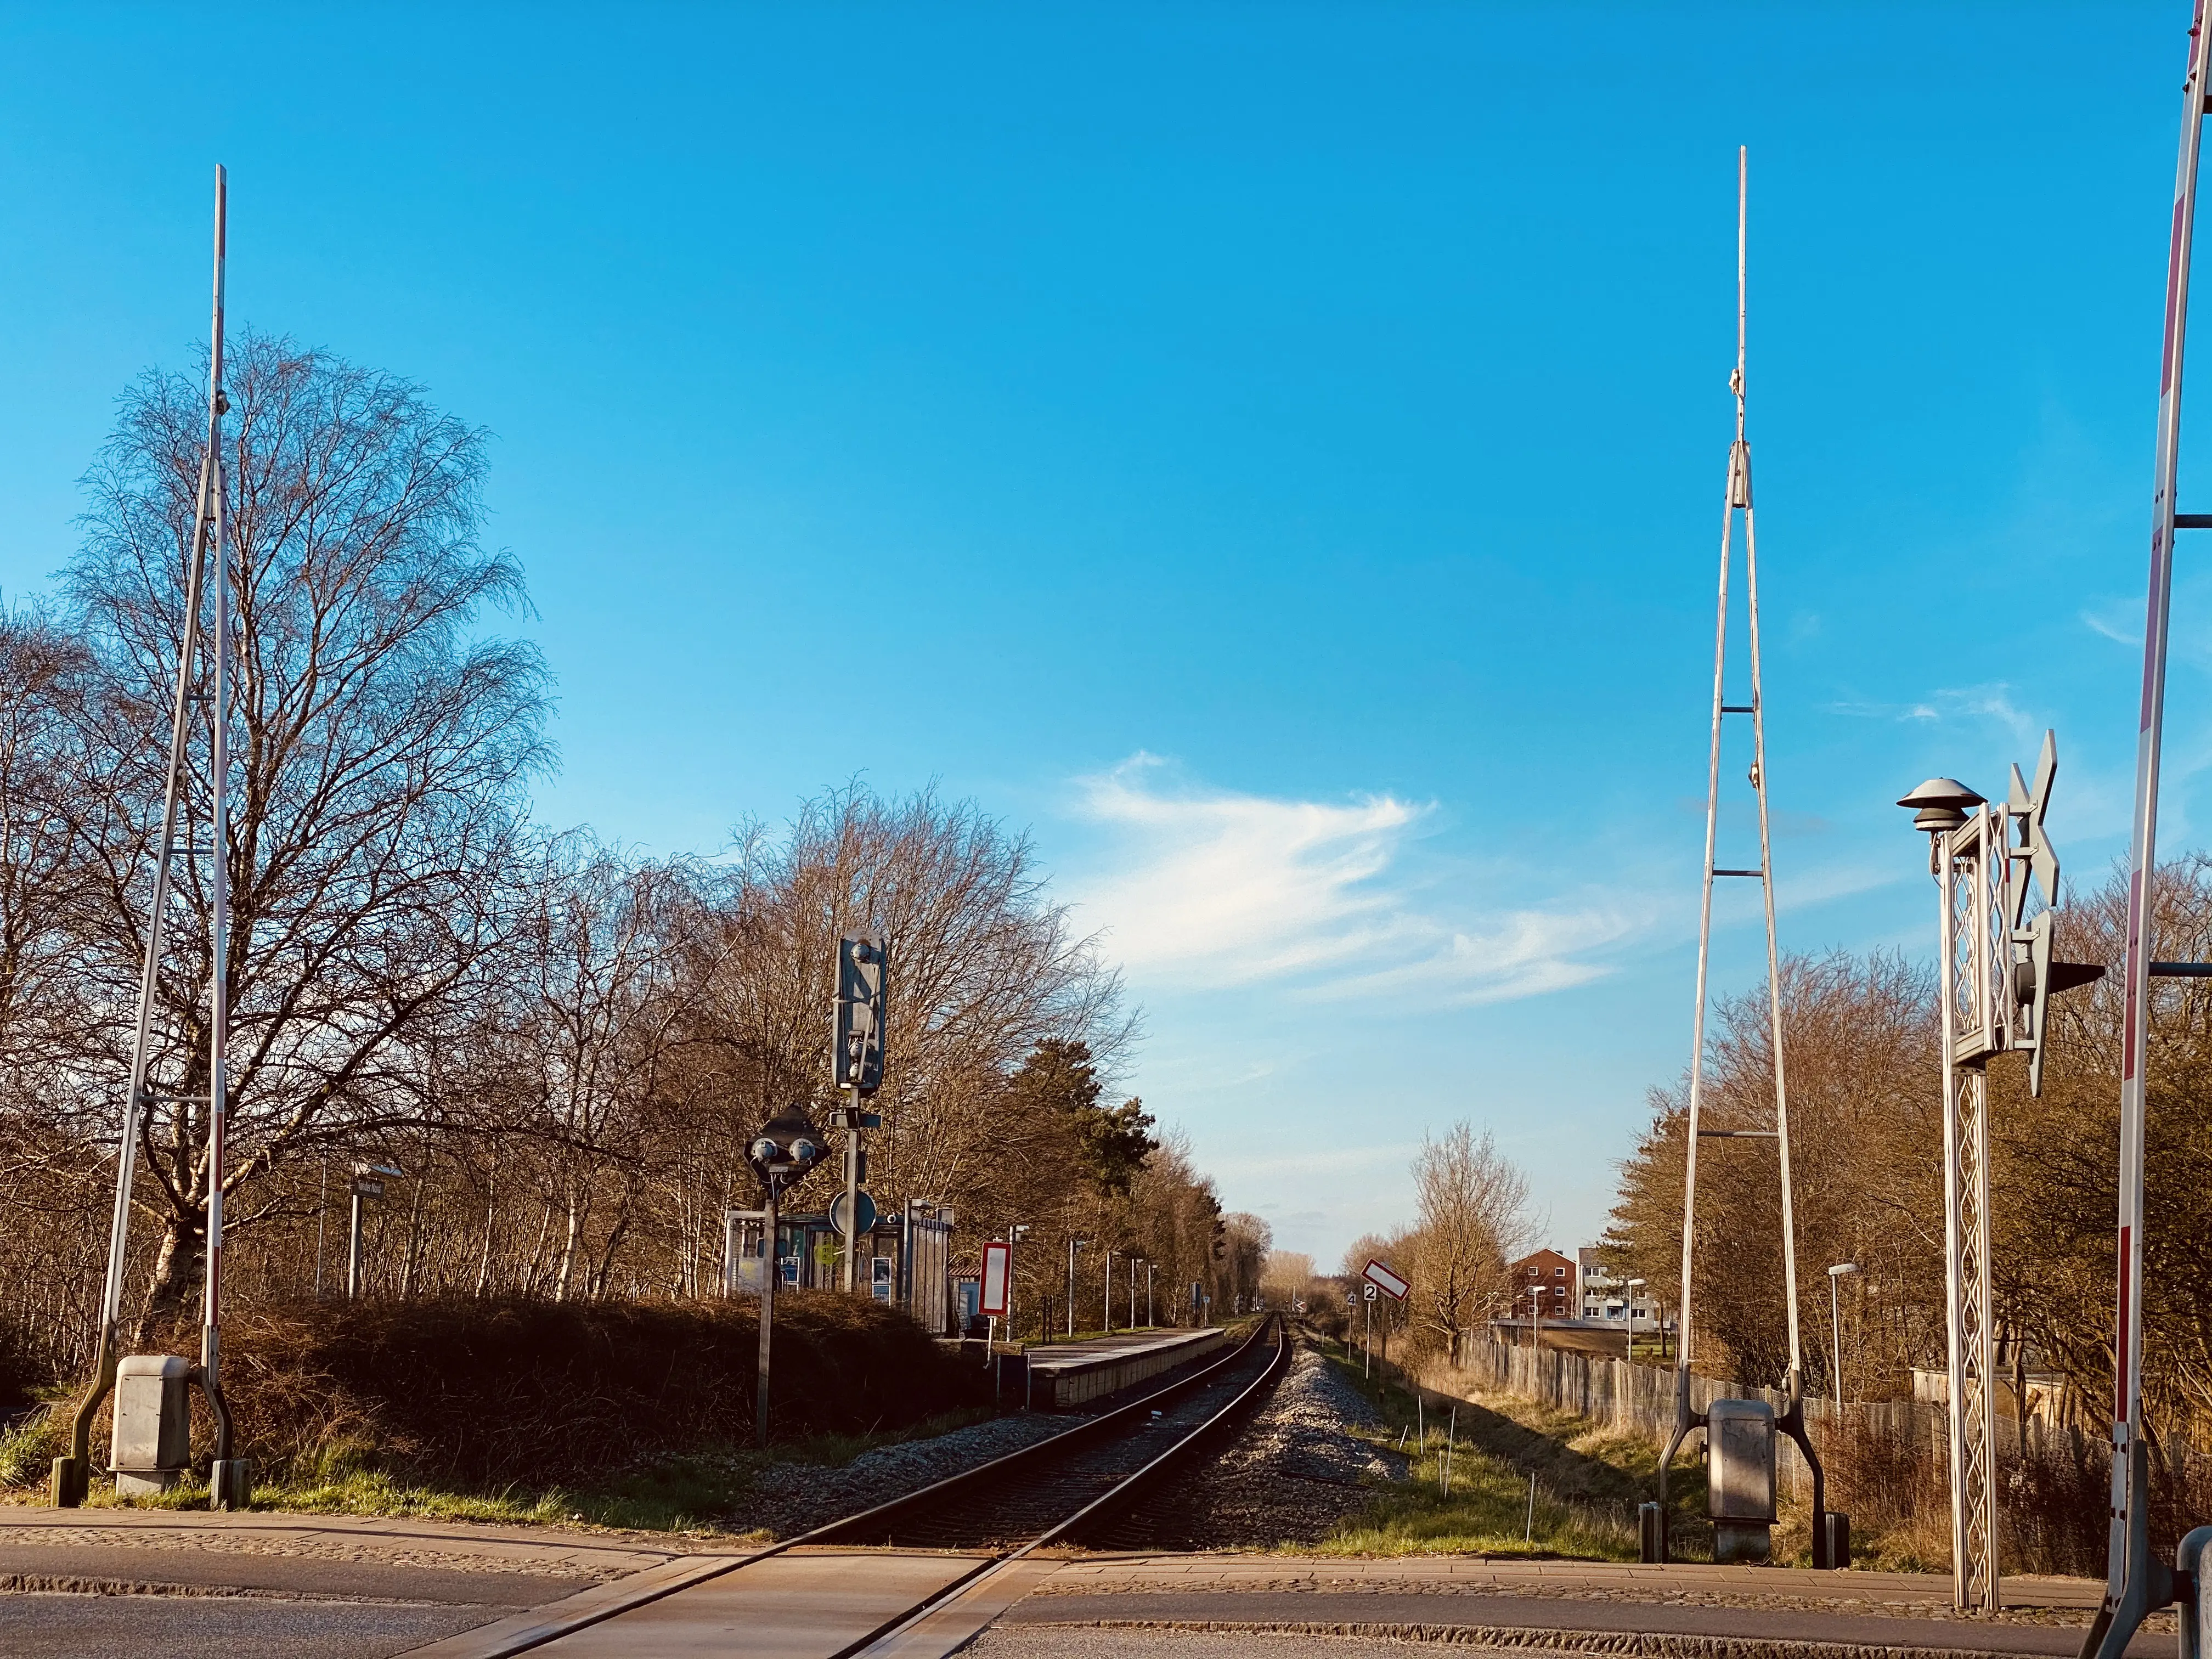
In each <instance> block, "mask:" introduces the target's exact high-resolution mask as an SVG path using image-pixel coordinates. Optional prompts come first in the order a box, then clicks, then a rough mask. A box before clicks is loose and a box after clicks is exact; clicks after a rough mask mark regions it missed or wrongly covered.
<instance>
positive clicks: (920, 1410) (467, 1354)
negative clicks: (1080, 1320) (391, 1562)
mask: <svg viewBox="0 0 2212 1659" xmlns="http://www.w3.org/2000/svg"><path fill="white" fill-rule="evenodd" d="M757 1350H758V1328H757V1325H756V1324H755V1322H754V1318H753V1310H752V1307H751V1304H747V1303H743V1302H737V1303H706V1304H700V1303H689V1304H678V1303H638V1302H625V1301H606V1302H576V1303H567V1304H558V1303H546V1302H538V1301H527V1302H526V1301H514V1302H500V1301H477V1300H475V1299H473V1298H462V1299H454V1300H451V1301H442V1300H413V1301H405V1302H399V1301H391V1302H368V1303H356V1304H343V1303H337V1304H305V1305H302V1306H295V1307H289V1308H276V1309H269V1310H255V1311H253V1312H251V1313H246V1314H241V1315H238V1316H234V1318H233V1319H232V1320H231V1321H230V1322H228V1323H227V1324H226V1328H225V1351H224V1358H225V1361H226V1365H225V1376H226V1383H227V1386H226V1390H225V1392H226V1394H227V1395H228V1398H229V1401H230V1405H231V1409H232V1412H233V1413H234V1419H235V1421H236V1424H237V1425H238V1431H239V1434H240V1439H241V1443H242V1449H243V1450H244V1452H245V1454H246V1455H247V1456H249V1457H251V1458H252V1460H253V1462H254V1464H255V1480H256V1489H257V1497H258V1502H260V1503H262V1504H265V1505H267V1506H270V1507H281V1508H287V1509H296V1510H337V1511H360V1512H374V1513H381V1514H399V1515H406V1514H415V1515H432V1516H467V1517H471V1518H476V1519H481V1520H487V1521H539V1522H574V1521H579V1520H581V1521H587V1522H599V1523H605V1524H609V1525H615V1526H644V1527H672V1526H683V1525H687V1524H700V1523H707V1522H711V1521H712V1519H713V1517H714V1516H718V1515H720V1514H721V1513H722V1512H724V1511H726V1510H728V1509H729V1508H730V1506H731V1504H732V1503H733V1501H734V1500H735V1498H736V1497H737V1496H738V1494H739V1493H741V1492H744V1491H745V1490H747V1489H748V1488H749V1487H750V1486H752V1484H753V1483H754V1481H755V1479H756V1476H757V1475H759V1474H762V1473H763V1471H764V1470H765V1469H767V1468H769V1467H772V1466H774V1465H775V1464H778V1463H781V1462H803V1463H805V1464H807V1465H810V1466H812V1467H816V1468H824V1469H834V1468H837V1467H839V1466H840V1465H843V1464H846V1463H848V1462H852V1461H854V1459H855V1458H856V1456H859V1455H863V1454H866V1452H868V1451H870V1450H872V1449H878V1448H879V1447H882V1446H883V1445H884V1443H886V1442H896V1441H900V1440H905V1439H909V1438H915V1437H929V1436H933V1435H939V1433H940V1431H945V1430H949V1429H960V1428H963V1427H965V1426H966V1425H969V1424H973V1423H974V1422H975V1419H979V1418H984V1417H987V1416H989V1415H990V1399H991V1389H990V1378H989V1376H988V1375H987V1373H986V1372H985V1371H984V1370H982V1369H981V1367H977V1366H974V1365H969V1364H963V1363H962V1362H961V1360H960V1358H959V1357H958V1356H957V1354H948V1353H945V1352H942V1351H940V1350H939V1348H938V1346H936V1345H935V1344H933V1342H932V1341H931V1340H929V1338H928V1337H927V1334H924V1333H923V1332H922V1331H921V1328H919V1327H917V1326H916V1325H915V1324H914V1322H912V1321H911V1320H909V1319H908V1318H906V1317H905V1316H903V1315H902V1314H899V1313H897V1312H896V1311H893V1310H889V1309H885V1308H882V1307H878V1306H877V1305H876V1304H872V1303H868V1302H862V1301H858V1300H855V1299H854V1298H853V1297H842V1296H833V1295H829V1294H826V1293H825V1294H822V1295H808V1294H799V1295H794V1296H792V1297H786V1298H782V1299H781V1300H780V1301H779V1303H778V1305H777V1310H776V1332H775V1370H774V1381H773V1384H772V1390H771V1395H770V1399H771V1402H772V1410H771V1420H772V1424H773V1426H774V1430H775V1447H774V1448H773V1449H771V1451H770V1452H769V1453H767V1454H763V1453H762V1452H760V1451H757V1450H756V1449H754V1448H753V1446H752V1444H751V1442H752V1425H753V1398H754V1396H753V1388H754V1380H755V1376H756V1368H757ZM53 1392H54V1395H55V1400H54V1403H53V1404H52V1406H51V1407H49V1409H47V1410H46V1412H45V1413H42V1414H40V1415H39V1416H36V1417H33V1418H32V1419H29V1420H27V1421H25V1422H22V1423H21V1424H19V1425H18V1426H17V1427H16V1428H15V1430H14V1431H12V1432H11V1433H9V1435H8V1436H6V1437H4V1438H0V1483H4V1488H5V1491H6V1492H8V1493H9V1495H12V1496H13V1497H15V1498H16V1500H17V1501H21V1502H33V1503H36V1502H42V1501H43V1500H44V1492H45V1482H46V1464H47V1460H48V1459H50V1458H51V1457H52V1456H53V1455H55V1453H56V1449H57V1447H58V1442H59V1440H60V1437H61V1436H62V1435H63V1434H64V1432H65V1429H66V1424H67V1419H68V1412H69V1409H70V1400H71V1399H72V1398H73V1392H72V1391H70V1390H69V1389H68V1388H67V1386H66V1384H65V1383H64V1385H62V1386H59V1387H57V1388H56V1389H54V1391H53ZM195 1409H196V1412H197V1410H198V1409H199V1407H198V1406H197V1402H196V1407H195ZM209 1430H210V1425H208V1424H207V1423H205V1422H204V1421H197V1420H196V1423H195V1431H196V1432H195V1439H196V1441H197V1440H200V1439H203V1438H205V1437H207V1435H208V1431H209ZM106 1435H107V1423H106V1414H105V1412H103V1413H102V1417H101V1419H100V1421H99V1422H97V1423H96V1424H95V1425H94V1443H95V1445H96V1446H99V1447H100V1448H101V1449H105V1446H106ZM196 1449H197V1450H198V1451H199V1452H200V1453H201V1454H202V1455H203V1456H204V1455H205V1452H206V1448H205V1447H204V1446H197V1447H196ZM200 1497H202V1494H200V1493H199V1492H197V1489H196V1488H195V1487H194V1486H192V1485H191V1483H190V1482H189V1481H188V1482H187V1483H186V1484H185V1486H181V1487H179V1489H178V1491H177V1492H175V1493H173V1494H172V1495H171V1498H172V1501H173V1502H175V1503H179V1504H184V1503H191V1502H193V1501H195V1500H197V1499H198V1498H200Z"/></svg>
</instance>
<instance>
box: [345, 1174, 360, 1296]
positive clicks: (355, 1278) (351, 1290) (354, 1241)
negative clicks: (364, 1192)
mask: <svg viewBox="0 0 2212 1659" xmlns="http://www.w3.org/2000/svg"><path fill="white" fill-rule="evenodd" d="M361 1267H362V1258H361V1187H360V1185H359V1178H358V1177H356V1184H355V1187H354V1189H353V1204H352V1206H351V1207H350V1208H349V1210H348V1211H347V1212H346V1300H347V1301H349V1302H351V1301H353V1300H355V1299H356V1297H359V1296H360V1295H361V1284H362V1271H361Z"/></svg>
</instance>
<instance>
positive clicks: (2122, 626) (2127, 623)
mask: <svg viewBox="0 0 2212 1659" xmlns="http://www.w3.org/2000/svg"><path fill="white" fill-rule="evenodd" d="M2081 625H2082V626H2083V627H2084V628H2086V629H2088V630H2089V631H2090V632H2091V633H2093V634H2102V635H2104V636H2105V637H2106V639H2108V640H2114V641H2118V643H2120V644H2122V645H2124V646H2128V647H2131V648H2132V649H2134V650H2137V651H2140V650H2142V605H2141V604H2140V603H2139V602H2138V603H2136V604H2133V605H2107V606H2106V607H2105V609H2104V610H2103V611H2101V612H2099V611H2082V612H2081Z"/></svg>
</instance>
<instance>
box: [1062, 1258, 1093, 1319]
mask: <svg viewBox="0 0 2212 1659" xmlns="http://www.w3.org/2000/svg"><path fill="white" fill-rule="evenodd" d="M1090 1242H1091V1241H1090V1240H1089V1239H1087V1238H1070V1239H1069V1240H1068V1241H1067V1340H1069V1341H1071V1342H1073V1341H1074V1340H1075V1253H1076V1252H1077V1251H1078V1250H1079V1249H1082V1248H1083V1247H1084V1246H1085V1244H1088V1243H1090Z"/></svg>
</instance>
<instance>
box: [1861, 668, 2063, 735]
mask: <svg viewBox="0 0 2212 1659" xmlns="http://www.w3.org/2000/svg"><path fill="white" fill-rule="evenodd" d="M1826 708H1827V710H1828V712H1829V713H1830V714H1849V715H1853V716H1856V717H1857V718H1858V719H1861V720H1898V721H1905V720H1928V721H1936V720H1959V719H1978V720H1995V721H1996V723H1997V724H1998V725H2000V726H2003V727H2004V728H2005V729H2006V730H2007V731H2008V732H2010V733H2011V734H2012V735H2013V736H2014V737H2015V738H2027V737H2031V736H2040V735H2041V733H2042V729H2043V728H2042V726H2040V725H2039V724H2038V723H2037V721H2036V720H2035V719H2034V718H2033V716H2031V715H2029V714H2027V713H2026V712H2025V711H2024V710H2022V709H2021V707H2020V706H2019V704H2017V703H2016V702H2014V701H2013V696H2012V687H2011V686H2010V685H2009V684H2007V683H2006V682H2004V681H2002V680H1996V681H1992V682H1990V684H1986V685H1967V686H1958V687H1954V688H1951V689H1948V690H1941V691H1937V692H1935V693H1933V694H1931V695H1930V696H1928V697H1926V698H1923V699H1922V700H1920V701H1918V702H1874V701H1870V700H1868V699H1863V698H1856V699H1855V698H1846V699H1843V700H1841V701H1838V702H1831V703H1828V704H1826Z"/></svg>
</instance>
